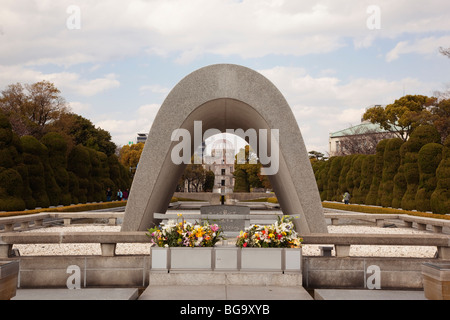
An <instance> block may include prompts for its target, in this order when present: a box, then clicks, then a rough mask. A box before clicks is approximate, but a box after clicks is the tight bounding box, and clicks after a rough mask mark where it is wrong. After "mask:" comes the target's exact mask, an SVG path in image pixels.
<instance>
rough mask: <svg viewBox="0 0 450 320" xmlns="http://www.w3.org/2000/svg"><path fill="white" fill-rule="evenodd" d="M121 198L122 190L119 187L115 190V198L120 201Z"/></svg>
mask: <svg viewBox="0 0 450 320" xmlns="http://www.w3.org/2000/svg"><path fill="white" fill-rule="evenodd" d="M122 198H123V193H122V190H120V189H119V191H117V200H119V201H122Z"/></svg>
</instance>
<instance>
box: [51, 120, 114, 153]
mask: <svg viewBox="0 0 450 320" xmlns="http://www.w3.org/2000/svg"><path fill="white" fill-rule="evenodd" d="M48 130H49V131H54V132H58V133H60V134H61V135H63V136H65V137H68V138H69V139H70V140H71V142H70V144H71V145H72V146H76V145H79V144H81V145H83V146H85V147H88V148H91V149H94V150H97V151H101V152H103V153H105V154H106V155H107V156H110V155H112V154H114V153H115V151H116V148H117V146H116V144H115V143H114V142H112V141H111V134H110V133H109V132H108V131H106V130H103V129H102V128H97V127H95V125H94V124H93V123H92V122H91V121H90V120H88V119H86V118H84V117H82V116H80V115H77V114H74V113H65V114H63V115H61V117H60V119H59V120H58V121H55V122H54V123H52V125H51V126H50V128H49V129H48ZM70 149H71V148H70Z"/></svg>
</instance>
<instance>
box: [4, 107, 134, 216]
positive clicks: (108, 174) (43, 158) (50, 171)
mask: <svg viewBox="0 0 450 320" xmlns="http://www.w3.org/2000/svg"><path fill="white" fill-rule="evenodd" d="M67 148H68V146H67V143H66V140H65V139H64V138H63V137H62V136H61V135H59V134H57V133H54V132H50V133H48V134H46V135H45V136H44V137H43V138H42V139H41V140H40V141H39V140H37V139H36V138H34V137H32V136H23V137H21V138H19V137H18V136H17V135H16V134H14V133H13V131H12V130H11V124H10V123H9V121H8V119H7V118H6V117H5V116H4V115H3V114H1V113H0V211H20V210H24V209H34V208H36V207H41V208H47V207H49V206H57V205H65V206H67V205H70V204H78V203H86V202H96V201H106V190H107V188H111V190H113V195H115V194H116V192H115V191H116V190H117V189H119V188H121V189H123V190H124V189H127V188H129V186H130V184H131V181H130V177H129V174H128V172H127V171H126V169H125V168H124V167H123V166H122V165H121V164H120V163H119V161H118V158H117V156H116V155H111V156H109V157H107V156H106V154H104V153H103V152H99V151H96V150H93V149H90V148H87V147H84V146H82V145H78V146H76V147H74V148H73V149H72V150H70V152H69V150H68V149H67Z"/></svg>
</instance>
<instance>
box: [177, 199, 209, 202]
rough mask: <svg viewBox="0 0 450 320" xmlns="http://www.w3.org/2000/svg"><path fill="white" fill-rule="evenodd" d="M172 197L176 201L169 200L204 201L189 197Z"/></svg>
mask: <svg viewBox="0 0 450 320" xmlns="http://www.w3.org/2000/svg"><path fill="white" fill-rule="evenodd" d="M172 199H176V201H171V202H177V201H197V202H198V201H200V202H202V201H205V200H198V199H190V198H172Z"/></svg>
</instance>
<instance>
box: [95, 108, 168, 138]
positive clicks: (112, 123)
mask: <svg viewBox="0 0 450 320" xmlns="http://www.w3.org/2000/svg"><path fill="white" fill-rule="evenodd" d="M159 108H160V105H159V104H147V105H142V106H140V107H139V108H138V109H137V112H136V114H135V118H134V119H129V120H125V119H123V120H117V119H111V118H107V119H103V120H99V121H96V122H95V125H96V126H98V127H100V128H102V129H104V130H107V131H109V132H110V134H111V137H112V140H113V141H114V142H115V143H116V144H118V145H119V146H121V145H125V144H127V143H128V142H129V141H134V140H135V137H136V136H137V134H138V133H148V132H149V131H150V128H151V126H152V123H153V121H154V120H155V117H156V114H157V113H158V110H159Z"/></svg>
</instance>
